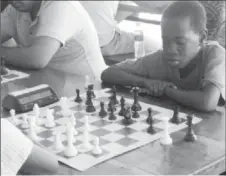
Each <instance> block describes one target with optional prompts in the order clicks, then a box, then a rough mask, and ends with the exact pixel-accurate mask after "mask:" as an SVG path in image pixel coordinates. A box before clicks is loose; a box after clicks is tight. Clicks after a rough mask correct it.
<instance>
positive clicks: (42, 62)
mask: <svg viewBox="0 0 226 176" xmlns="http://www.w3.org/2000/svg"><path fill="white" fill-rule="evenodd" d="M47 60H49V59H44V58H43V59H40V58H35V59H34V62H33V63H32V64H31V67H32V68H33V69H36V70H40V69H43V68H45V67H46V66H47V65H48V63H49V62H48V61H47Z"/></svg>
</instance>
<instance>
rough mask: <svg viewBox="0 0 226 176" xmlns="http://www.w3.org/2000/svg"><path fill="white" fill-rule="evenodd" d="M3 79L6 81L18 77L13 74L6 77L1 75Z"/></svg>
mask: <svg viewBox="0 0 226 176" xmlns="http://www.w3.org/2000/svg"><path fill="white" fill-rule="evenodd" d="M2 77H3V78H7V79H12V78H16V77H18V75H16V74H14V73H10V74H7V75H2Z"/></svg>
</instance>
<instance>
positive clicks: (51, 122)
mask: <svg viewBox="0 0 226 176" xmlns="http://www.w3.org/2000/svg"><path fill="white" fill-rule="evenodd" d="M46 118H47V119H46V120H47V121H46V124H45V126H46V127H47V128H52V127H55V126H56V123H55V121H54V116H53V109H47V110H46Z"/></svg>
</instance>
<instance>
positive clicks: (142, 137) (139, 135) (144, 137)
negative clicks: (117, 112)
mask: <svg viewBox="0 0 226 176" xmlns="http://www.w3.org/2000/svg"><path fill="white" fill-rule="evenodd" d="M129 137H130V138H132V139H134V140H138V141H140V142H141V141H143V142H144V141H150V138H151V137H152V136H151V135H150V134H149V133H147V131H145V132H142V131H138V132H136V133H133V134H131V135H129Z"/></svg>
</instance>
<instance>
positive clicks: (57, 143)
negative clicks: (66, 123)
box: [53, 132, 64, 151]
mask: <svg viewBox="0 0 226 176" xmlns="http://www.w3.org/2000/svg"><path fill="white" fill-rule="evenodd" d="M63 148H64V146H63V144H62V141H61V133H59V132H56V133H54V146H53V149H54V150H56V151H59V150H62V149H63Z"/></svg>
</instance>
